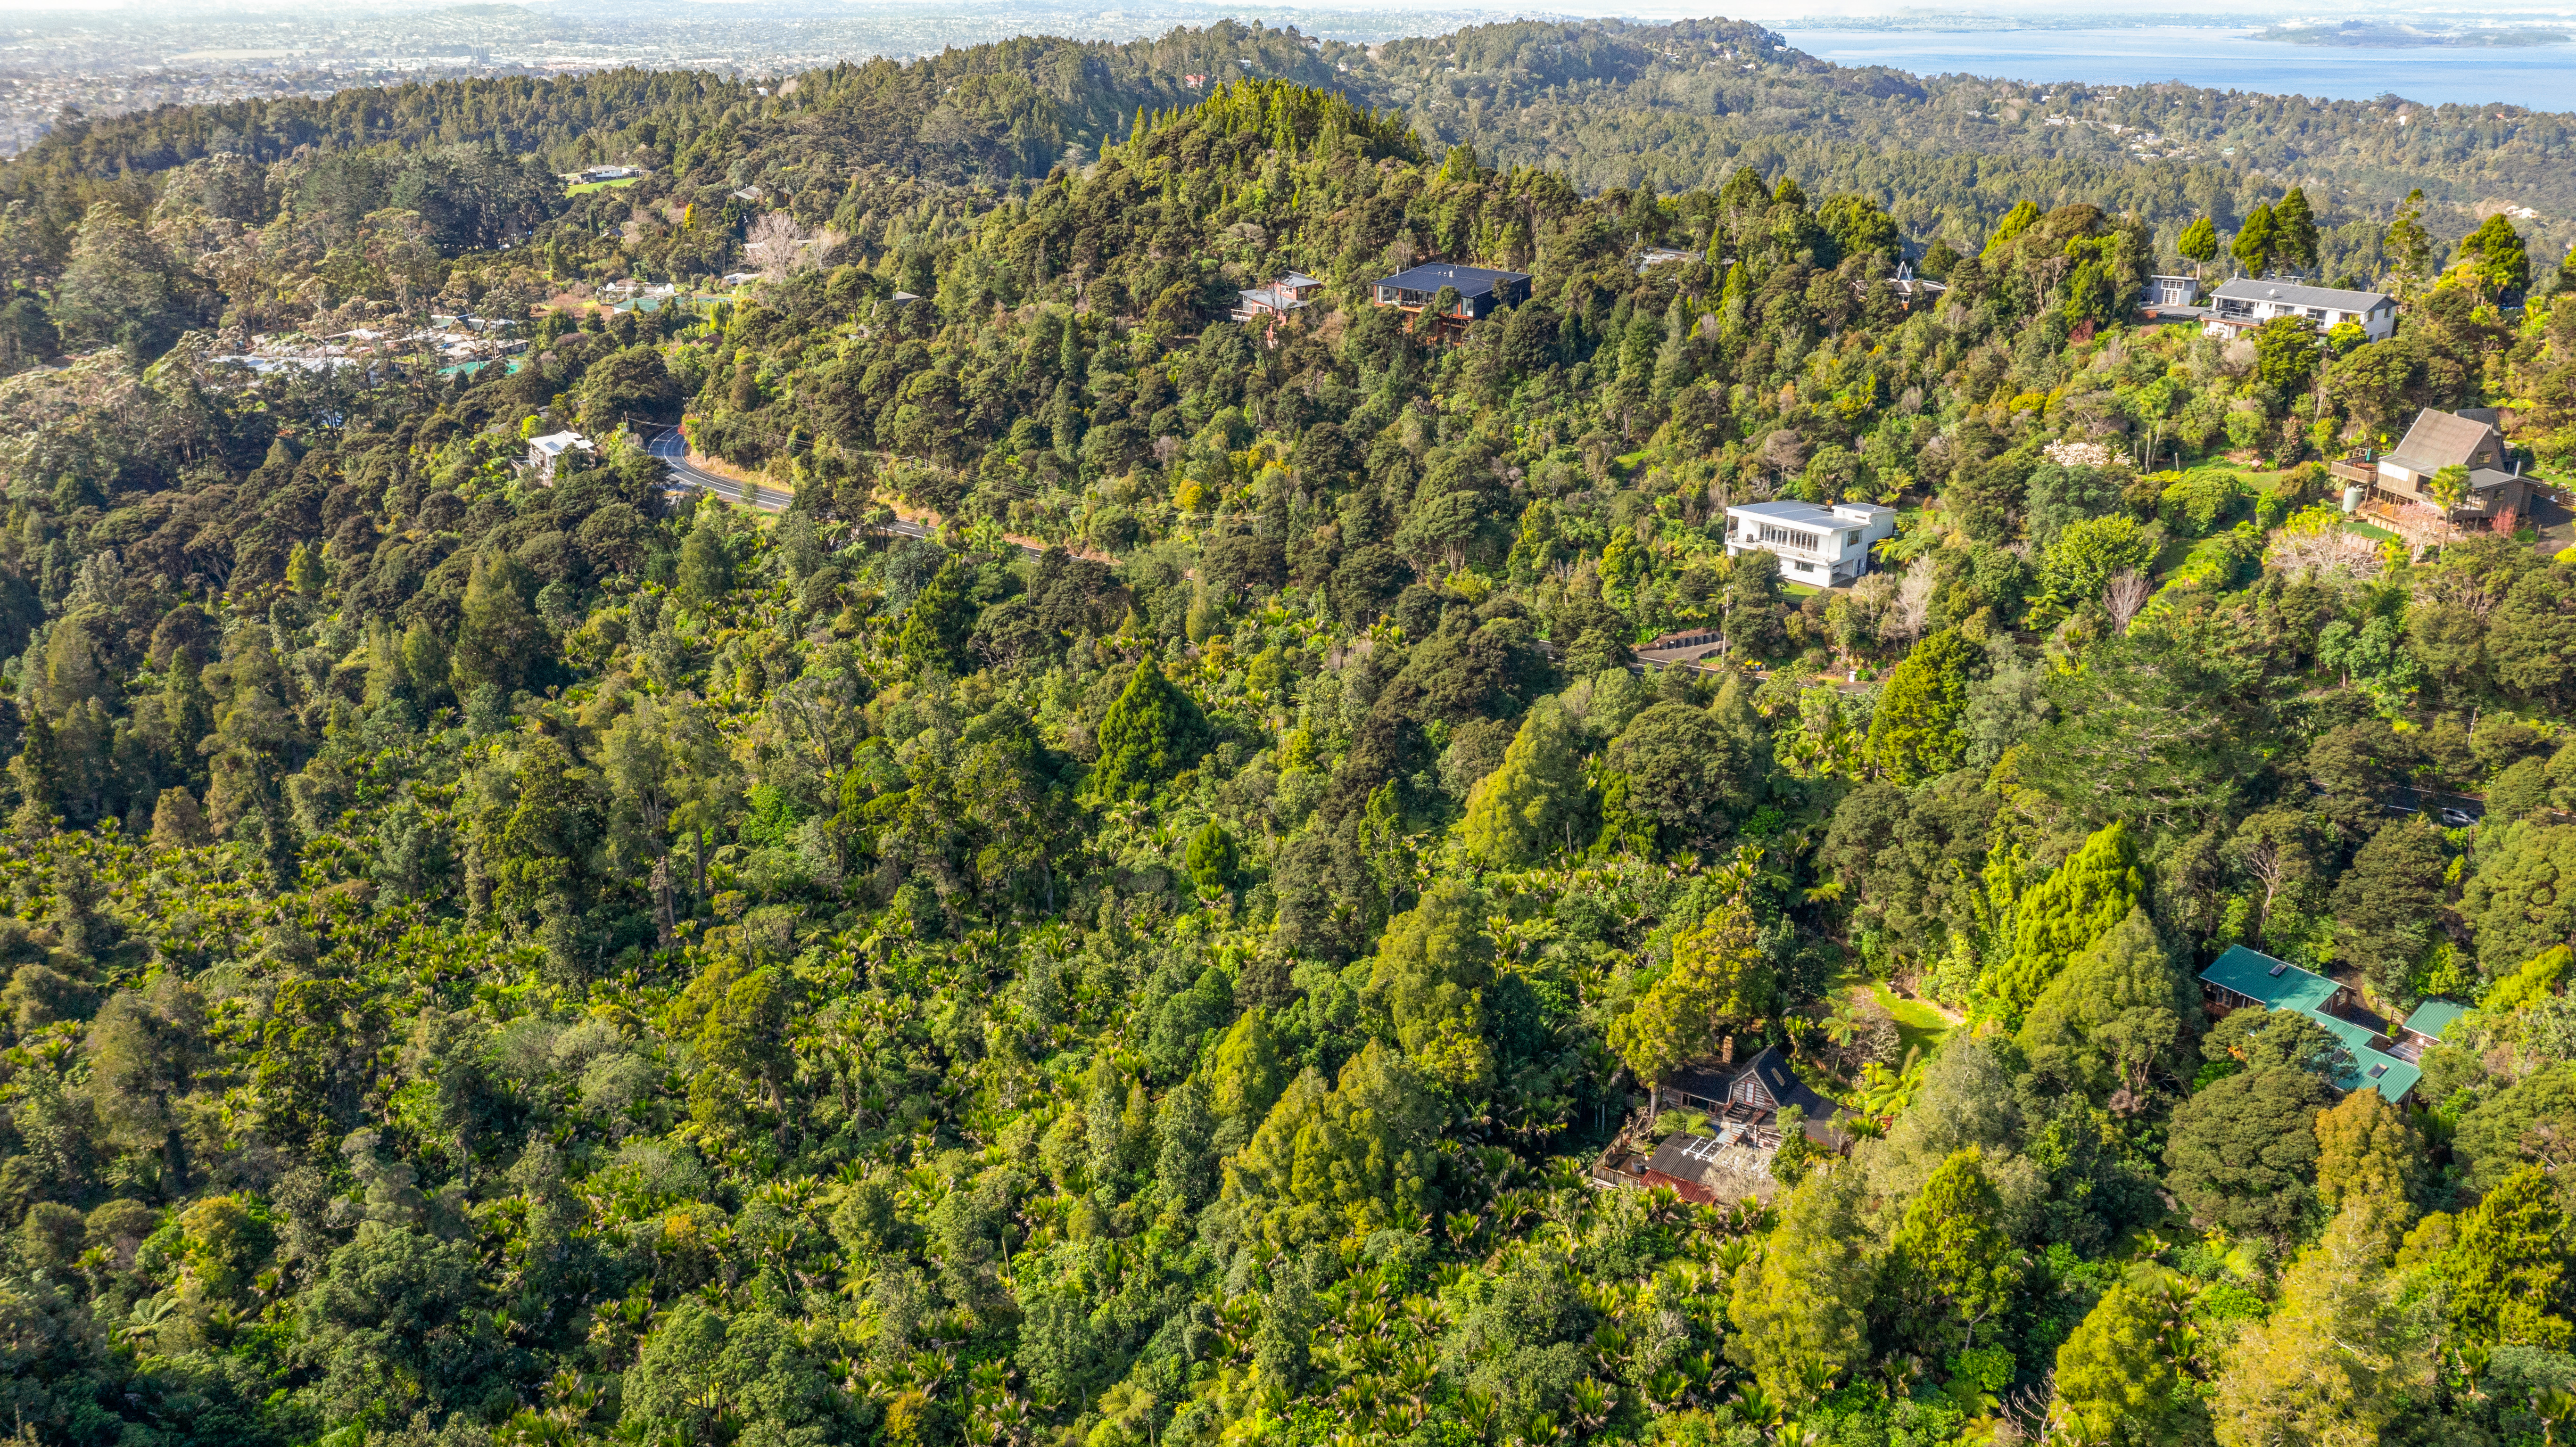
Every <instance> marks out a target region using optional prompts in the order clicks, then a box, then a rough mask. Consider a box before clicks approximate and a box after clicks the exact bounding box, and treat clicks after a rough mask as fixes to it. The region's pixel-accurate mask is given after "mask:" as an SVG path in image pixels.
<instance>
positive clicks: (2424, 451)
mask: <svg viewBox="0 0 2576 1447" xmlns="http://www.w3.org/2000/svg"><path fill="white" fill-rule="evenodd" d="M2490 447H2493V448H2495V449H2496V450H2497V451H2501V450H2502V445H2501V439H2499V438H2498V437H2497V436H2496V430H2495V425H2494V424H2493V423H2490V422H2482V421H2480V420H2478V419H2477V418H2475V417H2463V416H2461V415H2459V414H2458V413H2456V412H2437V411H2435V410H2433V409H2432V408H2430V407H2427V408H2425V409H2424V410H2423V411H2421V412H2418V413H2416V414H2415V425H2414V426H2412V427H2409V428H2407V429H2406V437H2405V440H2403V441H2401V442H2399V443H2398V444H2397V445H2396V446H2395V447H2393V448H2391V449H2389V452H2388V460H2389V461H2391V462H2394V463H2396V464H2397V465H2398V466H2400V467H2403V468H2405V469H2407V470H2408V471H2410V472H2439V471H2441V470H2442V469H2443V468H2445V467H2466V466H2468V465H2469V460H2470V459H2471V458H2474V457H2476V456H2477V455H2478V454H2479V453H2481V452H2483V451H2486V450H2488V449H2489V448H2490Z"/></svg>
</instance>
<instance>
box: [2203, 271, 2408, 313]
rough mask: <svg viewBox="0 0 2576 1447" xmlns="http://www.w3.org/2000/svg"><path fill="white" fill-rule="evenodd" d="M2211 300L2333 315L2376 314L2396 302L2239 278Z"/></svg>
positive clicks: (2371, 294)
mask: <svg viewBox="0 0 2576 1447" xmlns="http://www.w3.org/2000/svg"><path fill="white" fill-rule="evenodd" d="M2210 296H2211V298H2212V299H2214V300H2219V301H2269V302H2278V303H2280V304H2281V305H2283V306H2298V307H2309V306H2313V307H2324V308H2327V309H2329V310H2333V311H2346V312H2366V311H2373V310H2376V309H2377V308H2379V307H2382V306H2385V305H2387V304H2388V303H2390V302H2393V301H2395V300H2396V298H2395V297H2393V296H2390V295H2389V294H2388V293H2386V292H2384V291H2345V290H2343V289H2342V288H2340V287H2332V286H2309V285H2306V284H2305V283H2303V282H2296V281H2258V280H2256V279H2254V278H2253V277H2250V276H2240V277H2238V278H2236V279H2235V280H2234V281H2230V282H2226V283H2223V284H2222V285H2220V287H2219V288H2218V290H2216V291H2214V292H2211V293H2210Z"/></svg>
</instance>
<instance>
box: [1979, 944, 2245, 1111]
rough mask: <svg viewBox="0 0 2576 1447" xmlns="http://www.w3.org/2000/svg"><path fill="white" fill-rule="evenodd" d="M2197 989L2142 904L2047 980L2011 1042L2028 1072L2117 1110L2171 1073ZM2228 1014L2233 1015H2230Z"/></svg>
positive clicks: (2134, 1103)
mask: <svg viewBox="0 0 2576 1447" xmlns="http://www.w3.org/2000/svg"><path fill="white" fill-rule="evenodd" d="M2197 996H2198V992H2197V991H2196V990H2194V989H2193V988H2192V984H2191V979H2190V976H2189V974H2188V973H2187V972H2186V971H2185V970H2184V969H2183V968H2182V965H2181V962H2180V961H2178V960H2176V959H2175V958H2174V957H2173V954H2172V952H2171V951H2170V950H2169V949H2168V948H2167V947H2166V945H2165V943H2164V941H2163V939H2161V938H2160V937H2159V936H2158V934H2157V932H2156V926H2155V921H2154V920H2153V919H2152V918H2151V917H2150V916H2149V915H2148V913H2147V910H2146V908H2145V906H2144V905H2140V904H2132V905H2131V906H2130V907H2129V912H2128V914H2127V915H2125V916H2123V917H2122V918H2121V920H2120V923H2119V924H2117V925H2116V926H2114V927H2113V928H2112V929H2111V930H2110V931H2109V932H2108V933H2106V934H2104V935H2102V936H2101V937H2100V938H2099V939H2097V940H2095V941H2094V942H2093V943H2092V944H2091V945H2090V946H2089V947H2087V948H2086V949H2085V950H2084V951H2083V952H2082V953H2080V954H2078V955H2076V956H2075V958H2074V959H2073V960H2072V961H2070V962H2069V963H2068V964H2067V966H2066V968H2065V969H2064V970H2063V971H2061V972H2060V973H2059V974H2058V976H2057V977H2056V978H2055V979H2053V980H2051V981H2049V983H2048V986H2047V988H2046V989H2044V990H2042V991H2041V992H2040V994H2039V998H2038V999H2037V1000H2036V1001H2034V1002H2033V1003H2032V1005H2031V1007H2030V1012H2029V1014H2028V1016H2027V1017H2026V1018H2025V1019H2024V1021H2023V1023H2022V1027H2021V1031H2020V1033H2019V1034H2018V1035H2016V1036H2015V1037H2014V1042H2013V1043H2014V1044H2015V1045H2017V1046H2018V1047H2019V1048H2020V1049H2021V1052H2022V1054H2023V1056H2024V1057H2025V1058H2027V1059H2028V1060H2029V1062H2030V1068H2031V1071H2032V1073H2033V1074H2035V1075H2037V1076H2039V1077H2040V1078H2042V1079H2044V1080H2049V1081H2052V1082H2055V1083H2057V1084H2059V1085H2062V1086H2064V1087H2066V1088H2069V1089H2072V1090H2077V1091H2081V1092H2082V1093H2083V1094H2084V1095H2085V1096H2086V1097H2087V1098H2089V1099H2091V1100H2093V1101H2095V1102H2097V1103H2102V1102H2108V1103H2112V1104H2114V1105H2116V1106H2118V1107H2119V1108H2120V1109H2121V1111H2122V1112H2123V1113H2124V1114H2125V1113H2127V1112H2130V1111H2134V1110H2136V1109H2138V1108H2140V1107H2141V1106H2143V1105H2144V1104H2145V1103H2146V1101H2147V1100H2148V1098H2149V1096H2150V1092H2151V1091H2152V1090H2153V1088H2154V1082H2155V1080H2156V1078H2157V1077H2158V1076H2159V1075H2163V1076H2166V1077H2168V1078H2170V1077H2171V1076H2172V1075H2174V1074H2177V1073H2179V1071H2178V1067H2179V1066H2180V1065H2181V1064H2182V1049H2181V1047H2182V1045H2183V1043H2184V1042H2185V1041H2186V1040H2187V1039H2188V1038H2189V1032H2190V1030H2191V1029H2192V1028H2193V1026H2194V1024H2195V1023H2196V1020H2197V1017H2198V1014H2199V1000H2198V998H2197ZM2230 1018H2233V1017H2230Z"/></svg>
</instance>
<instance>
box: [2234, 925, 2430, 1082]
mask: <svg viewBox="0 0 2576 1447" xmlns="http://www.w3.org/2000/svg"><path fill="white" fill-rule="evenodd" d="M2200 992H2201V997H2202V998H2203V999H2204V1000H2206V1001H2208V1003H2209V1008H2210V1010H2211V1011H2212V1013H2213V1014H2215V1015H2219V1016H2224V1015H2227V1014H2229V1013H2230V1012H2232V1011H2236V1010H2247V1009H2264V1010H2288V1011H2290V1012H2292V1013H2293V1014H2298V1015H2304V1016H2306V1017H2307V1018H2308V1019H2310V1020H2313V1021H2315V1022H2316V1023H2317V1024H2319V1025H2321V1026H2323V1027H2324V1028H2325V1031H2326V1033H2327V1034H2329V1035H2332V1036H2334V1037H2335V1039H2337V1040H2339V1041H2341V1042H2343V1047H2344V1062H2343V1065H2344V1068H2343V1070H2342V1072H2341V1073H2340V1074H2339V1075H2337V1076H2336V1078H2335V1082H2334V1084H2335V1088H2336V1089H2338V1090H2342V1091H2346V1092H2350V1091H2355V1090H2360V1089H2362V1088H2363V1087H2365V1086H2367V1087H2369V1088H2370V1089H2372V1090H2376V1091H2378V1092H2379V1093H2380V1094H2381V1095H2382V1096H2384V1097H2386V1098H2387V1100H2388V1102H2389V1104H2391V1105H2398V1104H2403V1103H2404V1102H2405V1100H2406V1098H2407V1097H2408V1096H2409V1095H2411V1094H2413V1093H2414V1090H2415V1083H2416V1082H2417V1081H2418V1080H2420V1079H2422V1078H2423V1074H2424V1072H2423V1071H2422V1069H2421V1068H2419V1067H2418V1066H2417V1064H2416V1062H2417V1061H2418V1060H2420V1059H2422V1058H2423V1054H2424V1052H2425V1051H2426V1050H2428V1049H2430V1048H2431V1047H2432V1046H2433V1044H2434V1043H2435V1042H2436V1041H2439V1040H2440V1039H2441V1038H2442V1032H2444V1031H2445V1030H2448V1029H2450V1028H2451V1023H2452V1022H2453V1021H2455V1020H2457V1019H2459V1018H2460V1015H2461V1013H2462V1011H2461V1007H2459V1006H2457V1005H2454V1004H2451V1003H2449V1002H2448V1001H2443V1000H2433V1001H2428V1002H2426V1003H2425V1004H2424V1005H2422V1006H2420V1007H2418V1008H2417V1009H2416V1011H2415V1013H2414V1014H2412V1015H2409V1016H2407V1017H2406V1020H2405V1022H2404V1023H2403V1024H2400V1025H2396V1026H2394V1027H2392V1026H2391V1025H2390V1024H2389V1022H2388V1021H2386V1020H2385V1019H2382V1018H2381V1017H2380V1016H2378V1015H2375V1014H2373V1013H2371V1012H2370V1011H2369V1010H2366V1009H2364V1008H2362V1004H2361V1001H2360V999H2359V998H2358V997H2356V996H2355V995H2354V994H2353V992H2352V991H2351V989H2349V988H2348V987H2346V986H2343V985H2338V984H2336V983H2335V982H2334V981H2332V980H2329V979H2327V978H2326V977H2325V976H2323V975H2319V974H2314V973H2311V972H2310V971H2307V970H2303V969H2300V968H2299V967H2298V966H2296V965H2294V964H2291V963H2289V962H2288V961H2286V960H2276V959H2274V958H2272V957H2271V956H2270V955H2267V954H2263V953H2261V952H2260V951H2257V950H2250V949H2247V948H2246V947H2245V946H2243V945H2231V946H2229V947H2228V950H2227V953H2225V954H2223V955H2220V956H2219V957H2218V958H2217V959H2216V960H2214V961H2212V962H2211V963H2210V966H2209V968H2208V969H2205V970H2203V971H2201V972H2200Z"/></svg>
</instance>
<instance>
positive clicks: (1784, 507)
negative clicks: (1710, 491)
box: [1726, 502, 1891, 528]
mask: <svg viewBox="0 0 2576 1447" xmlns="http://www.w3.org/2000/svg"><path fill="white" fill-rule="evenodd" d="M1726 511H1727V513H1728V514H1729V515H1730V516H1740V517H1750V518H1761V519H1762V520H1764V521H1766V522H1775V523H1788V524H1790V525H1792V526H1794V527H1806V528H1847V527H1850V526H1851V525H1852V524H1854V523H1869V522H1874V521H1876V520H1877V518H1878V515H1879V514H1880V513H1886V512H1890V511H1891V510H1890V509H1887V508H1882V507H1871V506H1869V505H1867V504H1864V503H1845V504H1843V505H1841V506H1838V507H1830V508H1827V507H1818V506H1817V505H1815V504H1814V503H1811V502H1747V503H1738V504H1736V505H1735V506H1734V507H1730V508H1728V509H1727V510H1726Z"/></svg>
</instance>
